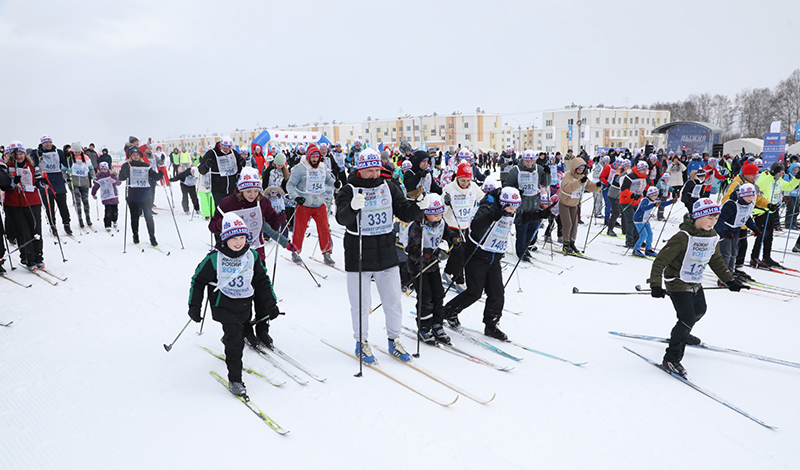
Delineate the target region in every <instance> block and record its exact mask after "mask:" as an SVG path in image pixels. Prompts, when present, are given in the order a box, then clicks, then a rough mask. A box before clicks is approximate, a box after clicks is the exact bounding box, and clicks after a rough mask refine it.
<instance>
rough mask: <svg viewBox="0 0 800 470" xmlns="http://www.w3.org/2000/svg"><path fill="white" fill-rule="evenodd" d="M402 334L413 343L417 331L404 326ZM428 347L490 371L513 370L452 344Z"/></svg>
mask: <svg viewBox="0 0 800 470" xmlns="http://www.w3.org/2000/svg"><path fill="white" fill-rule="evenodd" d="M402 333H403V335H404V336H405V337H407V338H409V339H411V340H414V341H416V340H417V330H414V329H411V328H408V327H407V326H404V327H403V332H402ZM428 346H435V347H437V348H439V349H441V350H442V351H445V352H448V353H450V354H452V355H454V356H458V357H460V358H462V359H466V360H468V361H470V362H474V363H475V364H480V365H482V366H487V367H491V368H492V369H495V370H499V371H501V372H508V371H511V370H514V366H501V365H497V364H495V363H493V362H491V361H489V360H487V359H484V358H482V357H480V356H476V355H475V354H472V353H469V352H467V351H464V350H463V349H460V348H457V347H455V346H453V345H452V344H442V343H436V344H434V345H428Z"/></svg>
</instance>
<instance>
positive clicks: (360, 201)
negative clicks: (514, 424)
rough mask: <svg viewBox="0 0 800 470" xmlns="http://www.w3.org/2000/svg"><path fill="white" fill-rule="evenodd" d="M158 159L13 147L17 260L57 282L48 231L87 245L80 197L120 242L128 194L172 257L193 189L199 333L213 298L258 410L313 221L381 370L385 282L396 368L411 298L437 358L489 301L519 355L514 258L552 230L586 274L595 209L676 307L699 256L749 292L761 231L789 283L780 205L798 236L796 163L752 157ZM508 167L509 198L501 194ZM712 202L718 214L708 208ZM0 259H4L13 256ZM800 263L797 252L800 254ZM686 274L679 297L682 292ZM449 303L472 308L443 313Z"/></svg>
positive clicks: (4, 183)
mask: <svg viewBox="0 0 800 470" xmlns="http://www.w3.org/2000/svg"><path fill="white" fill-rule="evenodd" d="M152 147H153V145H152V143H151V142H150V141H148V143H146V144H143V145H140V142H139V141H138V139H136V138H135V137H130V139H129V141H128V142H127V143H126V144H125V146H124V152H125V157H126V161H125V162H124V163H123V164H122V165H121V166H120V167H119V170H118V172H117V171H115V166H114V165H113V162H112V161H111V157H110V156H109V155H108V152H107V150H106V149H103V151H102V154H101V155H98V154H96V153H95V151H94V145H90V146H89V147H88V148H84V147H83V146H82V145H81V144H80V142H73V143H72V144H71V145H70V146H65V147H64V148H63V149H58V148H57V147H56V146H55V145H54V144H53V141H52V139H51V138H50V137H49V136H47V135H44V136H42V138H41V139H40V145H39V147H38V148H37V149H35V150H33V151H26V149H25V148H24V147H23V146H22V144H21V143H20V142H13V143H12V144H11V145H9V147H8V148H7V149H5V152H4V158H3V161H2V164H0V189H2V190H3V191H4V195H5V197H4V207H5V214H6V223H5V224H3V225H4V227H5V232H4V233H5V236H6V238H7V239H8V240H9V241H10V242H11V243H13V244H15V245H17V246H18V247H19V251H20V260H21V262H22V264H23V265H24V266H25V267H26V268H28V269H30V270H36V269H38V268H42V267H43V263H44V260H43V253H42V239H41V232H42V220H41V219H42V218H41V213H42V212H44V213H45V218H44V219H45V222H47V224H48V226H49V230H50V232H51V233H52V235H53V236H54V237H58V236H59V230H58V227H57V224H56V208H57V209H58V213H59V215H60V218H61V224H62V226H63V230H64V233H65V234H66V235H67V236H72V230H71V220H72V218H71V217H70V210H69V204H68V202H67V200H68V198H67V192H68V190H69V192H70V193H71V194H72V200H73V205H74V209H75V215H76V216H77V219H78V224H79V226H80V228H81V229H82V230H87V228H86V227H88V230H93V229H92V217H91V207H90V204H89V199H88V198H89V195H91V196H93V197H94V198H98V196H99V200H100V201H101V202H102V204H103V205H104V207H105V210H104V215H103V222H104V226H105V228H106V230H108V231H112V230H115V229H116V228H117V224H118V219H119V209H118V204H119V200H120V197H121V196H120V193H119V189H118V187H119V186H120V184H121V182H123V181H124V182H126V185H125V190H124V191H125V194H124V200H125V203H126V205H127V207H126V210H127V211H128V213H129V214H130V226H131V232H132V238H133V242H134V243H135V244H138V243H139V220H140V218H141V217H144V219H145V224H146V227H147V231H148V235H149V242H150V244H151V245H153V246H157V245H158V243H157V241H156V238H155V219H154V217H153V216H154V215H155V214H156V212H154V199H155V191H156V188H157V186H158V184H159V183H160V184H162V185H170V183H172V182H180V189H181V196H182V201H181V206H182V209H183V211H184V213H186V214H187V215H191V216H192V217H194V216H198V217H201V216H202V217H203V218H204V219H205V220H207V221H208V224H209V225H208V227H209V231H210V232H211V233H212V234H213V235H214V237H215V244H214V250H212V251H211V252H210V253H209V254H208V255H207V256H205V257H204V259H203V260H202V261H201V263H200V264H199V265H198V267H197V270H196V272H195V274H194V276H193V278H192V283H191V293H190V300H189V316H190V317H191V319H192V320H194V321H201V320H202V318H203V316H204V314H203V313H201V312H203V311H204V309H203V300H204V298H206V299H207V302H208V303H209V304H210V306H211V314H212V318H213V319H214V320H216V321H219V322H220V323H222V326H223V332H224V337H223V342H224V344H225V354H226V358H227V360H226V362H227V365H228V380H229V383H230V387H231V390H232V391H233V392H234V393H236V394H239V395H243V394H244V393H245V387H244V384H243V382H242V379H241V371H242V365H241V358H242V351H243V348H244V345H245V344H249V345H250V346H252V347H255V348H259V347H267V348H269V347H271V346H272V339H271V338H270V336H269V322H270V321H272V320H274V319H276V318H277V317H278V316H279V315H280V314H281V312H280V311H279V309H278V307H277V298H276V295H275V293H274V292H273V290H272V285H271V281H270V278H269V276H268V275H267V271H266V268H265V251H264V245H265V243H266V242H265V238H269V239H272V240H275V241H277V243H278V244H279V245H280V246H281V247H283V248H285V249H286V250H288V251H289V252H290V253H291V259H292V261H294V262H295V263H298V264H301V265H303V266H305V262H304V260H303V258H302V253H303V247H304V244H305V243H304V242H305V238H306V229H307V227H308V225H309V223H310V222H311V221H312V220H313V222H314V224H315V226H316V233H317V235H318V236H317V240H316V241H317V242H318V243H319V249H320V253H321V255H322V257H323V260H322V262H323V263H324V264H327V265H329V266H331V267H334V268H335V264H336V263H335V261H334V260H333V257H332V253H333V250H334V243H333V242H332V232H331V227H330V220H331V217H330V216H331V215H333V220H335V221H336V223H337V224H338V225H340V226H341V227H343V228H344V229H343V232H344V233H343V249H344V269H343V270H344V272H345V273H346V279H347V291H348V297H349V299H350V312H351V322H352V327H353V338H354V340H355V341H356V346H355V354H356V356H357V357H358V358H360V359H361V360H362V361H363V362H364V363H367V364H370V363H372V362H374V360H375V358H374V355H373V354H372V350H371V348H370V343H369V338H368V331H369V319H370V315H369V313H370V306H371V295H370V288H369V286H370V283H371V282H374V283H375V285H376V287H377V290H378V293H379V295H380V300H381V303H382V306H383V312H384V316H385V319H386V320H385V321H386V332H387V338H388V349H389V352H390V353H391V354H393V355H395V356H396V357H398V358H399V359H400V360H403V361H408V360H409V359H410V355H409V354H408V352H407V351H406V350H405V348H404V347H403V345H402V344H401V343H400V341H399V336H400V334H401V325H402V321H401V316H402V307H401V302H400V299H401V292H402V291H403V290H409V289H413V290H414V291H415V292H416V294H417V299H418V305H417V311H416V315H417V336H418V338H419V340H420V341H422V342H424V343H429V344H435V343H437V342H443V343H449V342H450V338H449V336H448V334H447V332H446V330H445V327H448V328H451V329H458V328H459V327H460V322H459V317H458V315H459V313H460V312H462V311H463V310H464V309H466V308H467V307H469V306H470V305H472V304H473V303H475V302H476V301H478V300H479V299H480V298H481V297H482V296H483V295H484V294H485V295H486V301H485V305H484V309H483V322H484V334H486V335H487V336H489V337H492V338H496V339H499V340H507V335H506V334H505V333H504V332H503V331H502V330H501V329H500V327H499V323H500V320H501V317H502V313H503V309H504V299H505V296H504V285H503V276H502V269H503V263H508V262H507V261H505V260H504V256H505V254H506V253H512V254H514V255H516V260H517V261H516V262H517V263H519V262H528V261H531V252H532V251H535V250H536V249H537V248H536V240H537V236H538V232H539V230H540V228H541V227H543V226H544V225H545V222H547V225H546V228H545V230H544V239H545V241H546V242H550V243H553V239H554V238H557V239H558V242H559V243H561V245H562V248H561V249H562V251H563V253H564V254H567V255H574V256H581V255H582V253H581V250H580V249H579V248H578V247H577V245H576V235H577V228H578V225H579V224H583V223H584V221H583V220H581V208H582V206H583V205H586V204H591V205H592V208H591V213H592V214H591V218H590V220H591V219H596V220H597V221H598V222H599V221H602V225H603V226H604V227H605V228H604V229H603V230H604V231H605V234H606V235H609V236H614V237H616V236H617V235H616V233H615V229H616V228H617V227H618V226H619V227H620V228H621V229H622V232H623V234H624V236H625V246H626V247H628V248H630V249H631V250H632V253H633V254H634V255H635V256H640V257H647V256H657V257H656V262H654V268H653V269H654V270H653V273H652V274H651V278H650V282H651V285H652V289H653V292H654V293H655V294H660V293H662V291H659V289H661V287H660V282H661V276H662V274H661V273H662V271H663V272H664V276H671V277H669V279H668V282H667V288H668V290H670V291H676V292H678V291H679V292H685V291H687V286H689V287H688V289H689V290H692V289H693V287H692V286H693V284H692V283H693V282H695V281H696V280H697V272H696V271H697V270H695V272H690V271H691V269H689V270H688V271H687V267H686V263H687V261H686V260H685V259H684V254H685V253H686V252H687V246H688V245H689V244H698V245H697V246H698V247H700V248H703V247H704V250H705V252H707V253H710V254H709V255H708V256H707V257H706V258H703V259H699V260H694V262H695V264H696V265H697V266H700V265H702V266H705V264H708V263H709V262H710V263H711V267H712V268H713V269H714V270H715V272H717V274H718V275H719V278H720V283H721V285H725V286H727V287H729V288H731V290H738V288H741V286H742V282H743V281H746V280H747V279H748V276H747V275H746V274H744V272H742V271H741V270H737V268H738V267H740V266H741V265H742V264H743V263H744V257H745V253H746V251H747V233H748V230H749V231H752V232H753V233H754V234H756V235H757V237H756V238H755V242H754V246H753V250H752V252H751V260H750V263H751V265H753V266H761V265H764V266H768V267H774V266H779V265H778V263H777V262H775V261H774V260H773V259H772V257H771V248H772V234H773V232H774V230H775V228H776V226H777V225H778V224H779V223H780V221H781V220H780V218H779V216H778V210H779V209H780V207H781V205H785V207H786V216H785V217H784V222H785V224H786V225H787V226H788V227H792V228H796V226H795V224H796V214H795V211H796V210H797V208H798V204H797V197H798V182H800V171H798V170H799V169H800V165H798V163H797V162H796V159H795V160H792V161H790V163H791V164H790V166H789V168H788V169H786V168H785V167H784V166H783V164H781V163H774V164H772V165H769V167H767V168H764V167H763V165H761V162H760V160H758V159H755V158H748V156H738V157H735V158H730V157H729V156H724V157H723V158H722V159H720V160H719V161H717V159H714V158H709V157H708V156H707V155H698V154H694V155H691V156H690V155H687V154H685V153H681V154H674V153H672V152H664V151H662V150H659V151H657V152H656V153H653V154H651V155H646V156H645V155H644V154H642V153H637V154H635V155H631V154H630V152H628V151H624V152H617V151H615V150H611V151H609V152H608V153H607V154H606V153H605V152H600V153H599V154H598V155H597V156H596V157H594V158H589V156H588V155H587V154H586V152H583V151H582V152H581V153H580V154H579V155H574V154H573V152H572V151H571V150H570V151H568V152H567V154H566V155H563V156H562V155H561V154H560V153H558V152H557V153H555V154H552V155H551V154H547V153H545V152H538V153H537V152H534V151H532V150H526V151H523V152H521V153H520V154H519V155H517V154H516V153H515V152H514V151H513V149H507V150H506V151H504V152H502V154H500V155H489V154H479V155H477V156H476V155H475V154H473V153H472V152H471V151H469V150H467V149H462V148H459V149H457V151H455V152H453V153H452V154H451V153H449V152H445V153H442V152H437V151H427V150H421V149H413V148H411V146H410V145H408V144H407V143H404V144H402V145H401V146H400V147H399V148H398V149H397V150H395V151H392V150H389V149H382V150H381V151H380V152H378V151H376V150H375V149H372V148H369V147H365V146H363V145H362V144H361V143H360V142H358V141H356V143H355V145H354V146H353V147H352V148H351V149H350V150H349V151H347V152H346V151H344V150H343V148H342V146H341V145H340V144H338V143H337V144H335V145H332V146H329V145H327V144H324V143H323V144H316V143H312V144H309V145H307V146H306V145H298V146H297V147H294V148H289V149H285V150H284V149H279V148H277V147H271V148H268V149H266V150H265V149H263V148H262V147H261V146H258V145H253V146H252V148H251V149H241V151H239V150H237V149H236V148H234V145H233V142H232V140H231V139H230V138H228V137H223V138H222V139H220V141H219V142H217V143H216V144H215V145H214V146H213V147H212V148H210V149H208V150H207V151H206V152H205V153H204V154H202V155H198V154H190V153H189V152H187V151H186V150H185V149H180V150H179V149H177V148H176V149H172V150H171V153H170V154H166V153H165V152H164V149H163V148H161V147H160V146H156V148H155V149H154V148H152ZM497 166H499V167H500V170H501V178H500V181H499V183H495V182H493V180H490V179H488V178H487V176H488V175H489V174H490V170H491V169H494V168H496V167H497ZM482 169H484V170H483V171H482ZM587 193H588V194H590V196H589V197H584V196H585V195H586V194H587ZM713 193H717V194H718V197H717V199H718V200H720V199H721V202H722V206H721V207H720V206H719V205H717V201H714V200H713V199H710V196H711V195H712V194H713ZM168 200H169V197H168ZM679 200H680V202H681V203H683V204H684V205H685V206H686V208H687V209H688V214H687V218H686V220H685V222H684V224H682V225H681V230H682V233H685V234H686V237H688V238H686V239H678V238H676V237H673V239H672V240H670V242H669V243H667V245H666V246H665V247H664V249H663V250H662V252H661V254H659V253H657V252H656V251H655V250H654V249H653V246H652V241H653V230H652V228H651V226H650V220H651V217H652V215H653V214H655V215H656V220H658V221H661V220H664V218H665V212H664V211H665V207H668V206H670V205H671V204H676V203H677V202H678V201H679ZM190 203H191V206H190ZM42 205H44V206H45V210H44V211H42V210H41V207H42ZM670 211H671V208H670ZM98 212H99V210H98ZM667 215H668V214H667ZM98 218H99V215H98ZM701 219H703V221H702V223H700V222H698V221H700V220H701ZM711 219H713V222H714V223H713V224H711V225H709V223H708V221H709V220H711ZM618 221H619V222H618ZM512 227H513V230H512ZM553 229H556V234H555V237H554V236H553V233H552V231H553ZM712 229H715V230H716V234H718V235H719V249H716V241H715V242H714V243H713V245H714V246H710V242H709V241H708V240H710V239H712V238H713V235H712V232H711V230H712ZM512 233H513V234H515V238H514V240H513V245H512V246H509V245H511V243H512V239H511V236H512ZM289 237H291V238H289ZM698 237H699V238H698ZM703 237H705V238H703ZM707 239H708V240H707ZM673 240H676V241H674V242H673ZM687 240H688V241H687ZM684 242H685V243H684ZM701 245H702V246H701ZM709 246H710V249H709ZM512 247H513V248H512ZM762 250H763V251H762ZM0 251H1V252H0V255H4V254H5V247H0ZM693 251H703V250H702V249H698V250H689V252H693ZM794 251H800V238H798V243H797V244H796V246H795V248H794ZM762 253H763V254H762ZM712 254H713V256H712ZM687 256H688V255H687ZM703 263H705V264H703ZM441 264H444V266H443V267H442V266H440V265H441ZM336 269H338V268H336ZM670 269H673V270H675V272H672V273H671V272H670ZM0 271H2V263H0ZM684 271H686V272H689V274H686V273H685V272H684ZM700 271H702V269H700ZM675 273H678V274H677V276H678V277H679V278H680V280H678V281H676V280H674V279H675V276H673V274H675ZM670 283H671V284H670ZM681 283H682V284H681ZM656 284H657V285H658V287H656ZM451 288H454V289H455V290H456V291H457V295H456V297H455V298H453V299H451V300H450V301H447V302H446V301H445V295H446V291H448V290H450V289H451ZM700 292H701V294H702V290H701V291H700ZM655 294H654V296H656V295H655ZM697 296H698V294H697V291H696V290H693V291H692V296H690V297H687V298H685V299H682V298H681V295H676V294H675V293H674V292H673V294H672V296H671V298H672V299H673V303H674V304H675V307H676V310H677V311H678V317H679V319H680V320H681V321H680V322H679V325H678V326H676V329H675V330H673V335H672V340H674V341H672V340H671V343H670V348H669V349H668V354H667V356H665V367H666V366H667V363H669V364H670V365H669V367H671V368H672V369H674V370H676V371H678V372H679V373H680V372H681V370H680V358H681V356H682V351H683V350H682V345H683V346H685V344H692V343H691V341H693V340H692V339H691V338H693V337H691V335H690V334H689V332H690V331H691V325H692V324H693V323H694V321H696V320H697V319H699V316H702V313H703V312H704V308H705V307H704V305H705V304H704V299H698V298H697ZM700 304H702V308H700ZM253 309H255V312H256V315H255V319H253V316H252V313H251V312H252V310H253ZM701 310H702V311H701ZM691 319H694V320H693V321H690V320H691ZM681 324H682V325H683V326H680V325H681ZM253 326H255V328H254V329H253ZM686 328H688V330H687V329H686ZM687 338H688V339H687ZM673 342H674V344H673Z"/></svg>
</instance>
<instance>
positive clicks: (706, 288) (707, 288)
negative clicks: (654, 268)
mask: <svg viewBox="0 0 800 470" xmlns="http://www.w3.org/2000/svg"><path fill="white" fill-rule="evenodd" d="M702 287H703V290H728V288H727V287H720V286H709V287H705V286H702ZM742 289H750V286H748V285H747V284H744V285H742ZM636 291H637V292H645V293H648V294H649V293H650V289H645V288H643V287H642V286H641V285H639V284H637V285H636Z"/></svg>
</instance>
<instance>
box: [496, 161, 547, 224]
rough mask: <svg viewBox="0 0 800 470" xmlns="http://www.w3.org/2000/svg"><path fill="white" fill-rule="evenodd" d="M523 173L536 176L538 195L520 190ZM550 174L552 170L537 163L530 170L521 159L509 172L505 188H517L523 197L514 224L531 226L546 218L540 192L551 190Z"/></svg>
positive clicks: (504, 184) (505, 180) (504, 183)
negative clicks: (544, 189) (536, 221)
mask: <svg viewBox="0 0 800 470" xmlns="http://www.w3.org/2000/svg"><path fill="white" fill-rule="evenodd" d="M523 172H525V173H535V174H536V181H537V185H536V186H537V188H536V194H533V195H528V196H525V195H524V194H522V192H523V191H522V188H520V174H521V173H523ZM549 173H550V168H545V167H543V166H539V165H537V164H536V163H534V164H533V165H532V166H531V167H530V168H527V167H526V166H525V161H524V160H523V159H521V158H520V159H519V162H518V163H517V164H516V165H514V166H513V167H512V168H511V169H510V170H509V171H508V173H507V174H506V178H505V179H504V180H503V187H511V188H516V189H518V190H519V192H520V195H521V196H522V204H521V205H520V206H519V208H518V209H517V211H516V212H515V219H514V223H516V224H529V223H531V222H533V221H534V220H537V219H541V218H543V217H544V214H542V204H541V193H540V191H541V189H542V188H549V186H550V174H549Z"/></svg>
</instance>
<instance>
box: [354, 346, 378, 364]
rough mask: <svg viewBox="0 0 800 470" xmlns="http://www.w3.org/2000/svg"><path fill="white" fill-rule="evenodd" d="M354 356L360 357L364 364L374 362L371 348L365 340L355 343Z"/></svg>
mask: <svg viewBox="0 0 800 470" xmlns="http://www.w3.org/2000/svg"><path fill="white" fill-rule="evenodd" d="M356 357H358V358H360V359H361V361H362V362H363V363H364V364H366V365H372V364H373V363H374V362H375V356H373V355H372V349H371V348H370V347H369V343H367V342H366V341H364V342H363V343H358V342H357V343H356Z"/></svg>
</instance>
